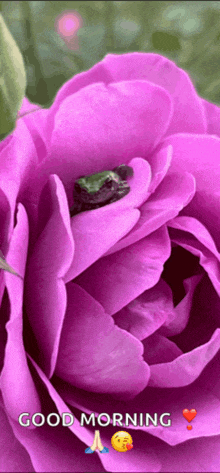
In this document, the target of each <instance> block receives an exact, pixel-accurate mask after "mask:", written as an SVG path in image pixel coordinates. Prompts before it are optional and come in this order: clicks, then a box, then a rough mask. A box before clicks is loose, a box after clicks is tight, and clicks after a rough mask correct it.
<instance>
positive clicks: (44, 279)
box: [25, 176, 74, 376]
mask: <svg viewBox="0 0 220 473" xmlns="http://www.w3.org/2000/svg"><path fill="white" fill-rule="evenodd" d="M39 216H40V220H39V227H38V230H39V232H40V235H39V238H38V240H37V242H36V245H35V247H34V249H33V253H32V256H31V257H30V260H29V262H28V268H27V275H26V291H25V307H26V310H27V313H28V318H29V321H30V324H31V327H32V329H33V331H34V334H35V336H36V338H37V341H38V345H39V348H40V352H41V359H40V362H41V363H42V366H43V367H44V369H45V370H46V372H47V373H49V375H50V376H51V375H52V373H53V369H54V366H55V363H56V356H57V349H58V343H59V337H60V333H61V329H62V324H63V318H64V314H65V310H66V289H65V284H64V281H63V277H64V275H65V273H66V272H67V271H68V269H69V266H70V264H71V262H72V258H73V253H74V242H73V237H72V232H71V229H70V217H69V210H68V206H67V200H66V195H65V190H64V188H63V185H62V183H61V182H60V180H59V178H58V177H57V176H50V179H49V182H48V184H47V185H46V187H45V188H44V191H43V193H42V200H41V202H40V205H39Z"/></svg>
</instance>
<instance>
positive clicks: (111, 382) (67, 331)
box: [55, 282, 150, 398]
mask: <svg viewBox="0 0 220 473" xmlns="http://www.w3.org/2000/svg"><path fill="white" fill-rule="evenodd" d="M142 354H143V347H142V344H141V342H140V341H139V340H137V339H136V338H135V337H133V336H132V335H131V334H129V333H127V332H125V331H124V330H121V329H120V328H119V327H117V326H116V325H114V321H113V319H112V318H111V317H110V316H109V315H108V314H106V313H105V312H104V310H103V308H102V306H101V305H100V304H99V303H98V302H97V301H95V299H93V298H92V297H91V296H90V295H89V294H87V293H86V291H85V290H84V289H82V288H81V287H80V286H77V285H76V284H74V283H72V282H70V283H68V284H67V311H66V314H65V319H64V324H63V329H62V333H61V338H60V345H59V352H58V357H57V365H56V369H55V373H56V374H57V375H58V376H60V377H61V378H62V379H64V380H66V381H68V382H70V383H71V384H73V385H74V386H77V387H79V388H81V389H86V390H90V391H93V392H103V393H110V394H114V395H117V396H126V398H129V397H133V396H135V395H136V394H138V393H139V392H140V391H141V390H143V389H144V388H145V386H146V385H147V382H148V379H149V376H150V372H149V367H148V365H147V364H146V363H145V362H144V361H143V359H142ZM131 377H132V379H133V382H132V383H131Z"/></svg>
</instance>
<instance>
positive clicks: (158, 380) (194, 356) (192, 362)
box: [149, 329, 220, 388]
mask: <svg viewBox="0 0 220 473" xmlns="http://www.w3.org/2000/svg"><path fill="white" fill-rule="evenodd" d="M219 348H220V329H216V330H215V332H214V334H213V336H212V337H211V339H210V341H209V342H208V343H205V344H204V345H201V346H200V347H197V348H195V349H194V350H192V351H191V352H188V353H184V354H183V355H181V356H179V357H178V358H176V359H175V360H174V361H171V362H170V363H160V364H157V365H151V377H150V381H149V386H157V387H163V388H164V387H167V388H168V387H169V388H171V387H175V388H177V387H180V386H187V385H188V384H190V383H192V382H193V381H195V379H196V378H198V376H199V375H200V373H201V372H202V370H203V369H204V368H205V366H206V365H207V364H208V363H209V361H210V360H212V359H213V357H214V356H215V355H216V353H217V352H218V350H219Z"/></svg>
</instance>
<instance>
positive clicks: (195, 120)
mask: <svg viewBox="0 0 220 473" xmlns="http://www.w3.org/2000/svg"><path fill="white" fill-rule="evenodd" d="M103 65H104V66H105V67H106V69H107V71H108V73H109V75H110V76H111V82H118V81H119V80H120V81H121V80H127V81H131V80H135V79H142V80H143V79H144V80H146V81H149V82H152V83H153V84H157V85H160V86H161V87H163V88H164V89H165V90H167V91H168V92H169V94H170V95H171V97H172V99H173V104H174V110H173V118H172V121H171V123H170V126H169V129H168V130H167V134H168V135H170V134H171V133H177V132H190V133H205V132H206V127H207V124H206V118H205V112H204V108H203V104H202V102H201V99H200V97H199V96H198V95H197V92H196V90H195V88H194V86H193V84H192V82H191V79H190V78H189V76H188V74H187V73H186V72H185V71H184V70H183V69H180V68H179V67H177V65H176V64H175V63H174V62H173V61H170V60H169V59H167V58H166V57H164V56H160V55H159V54H154V53H147V54H146V53H128V54H122V55H117V54H108V55H107V56H106V57H105V58H104V60H103Z"/></svg>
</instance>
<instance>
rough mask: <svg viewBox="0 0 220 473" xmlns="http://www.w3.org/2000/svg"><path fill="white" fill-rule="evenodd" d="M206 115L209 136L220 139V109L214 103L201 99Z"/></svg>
mask: <svg viewBox="0 0 220 473" xmlns="http://www.w3.org/2000/svg"><path fill="white" fill-rule="evenodd" d="M201 100H202V105H203V107H204V110H205V114H206V121H207V125H208V128H207V134H208V135H217V136H218V137H219V138H220V107H219V106H217V105H215V104H214V103H210V102H207V100H204V99H201Z"/></svg>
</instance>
